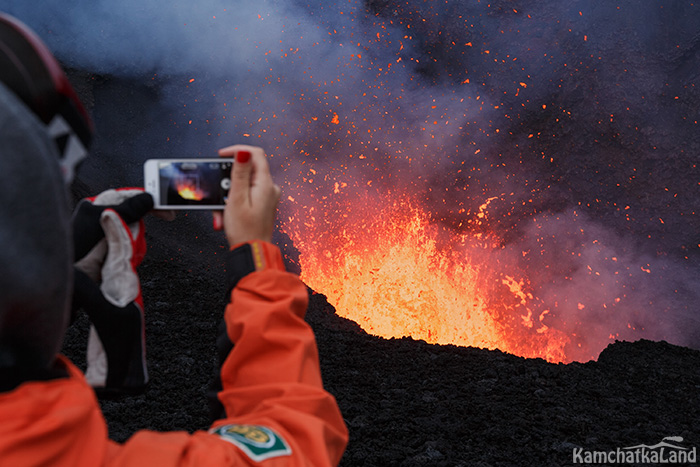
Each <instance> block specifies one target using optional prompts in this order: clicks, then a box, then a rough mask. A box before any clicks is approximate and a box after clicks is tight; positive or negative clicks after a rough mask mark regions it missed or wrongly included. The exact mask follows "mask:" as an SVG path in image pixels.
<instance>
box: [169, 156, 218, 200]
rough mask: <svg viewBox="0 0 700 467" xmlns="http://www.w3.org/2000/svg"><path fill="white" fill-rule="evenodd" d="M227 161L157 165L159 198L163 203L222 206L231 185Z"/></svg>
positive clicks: (171, 162)
mask: <svg viewBox="0 0 700 467" xmlns="http://www.w3.org/2000/svg"><path fill="white" fill-rule="evenodd" d="M231 164H232V163H231V161H225V160H222V161H213V162H212V161H202V162H199V161H197V162H192V161H188V162H177V161H163V162H159V164H158V178H159V182H160V183H159V184H160V200H161V204H163V205H165V206H223V205H224V204H225V203H226V197H227V196H228V189H229V187H230V185H231V179H230V175H231Z"/></svg>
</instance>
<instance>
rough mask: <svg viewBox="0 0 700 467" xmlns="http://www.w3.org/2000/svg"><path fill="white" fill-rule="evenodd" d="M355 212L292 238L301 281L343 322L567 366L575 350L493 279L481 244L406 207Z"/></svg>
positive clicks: (519, 292)
mask: <svg viewBox="0 0 700 467" xmlns="http://www.w3.org/2000/svg"><path fill="white" fill-rule="evenodd" d="M354 205H355V206H358V205H361V206H362V207H361V208H358V209H360V210H361V211H362V212H361V213H359V215H348V214H347V210H345V214H343V215H337V218H335V219H332V220H331V219H329V218H328V217H326V218H324V220H323V221H322V222H320V223H316V222H313V221H315V220H316V219H315V218H313V221H312V222H311V223H309V222H306V223H304V224H299V225H295V227H294V228H293V229H291V232H293V240H294V244H295V246H296V247H297V248H298V249H299V251H300V257H299V261H300V263H301V268H302V276H301V277H302V279H303V280H304V281H305V282H306V284H307V285H309V286H310V287H311V288H312V289H313V290H315V291H317V292H319V293H323V294H325V295H326V297H327V298H328V301H329V302H330V303H331V304H332V305H333V306H334V307H335V308H336V312H337V313H338V314H339V315H341V316H344V317H346V318H348V319H351V320H353V321H355V322H357V323H358V324H359V325H360V326H361V327H362V328H363V329H364V330H366V331H367V332H368V333H371V334H374V335H378V336H382V337H386V338H391V337H403V336H411V337H413V338H415V339H423V340H425V341H426V342H429V343H438V344H454V345H460V346H475V347H485V348H490V349H496V348H498V349H501V350H503V351H507V352H510V353H514V354H516V355H520V356H523V357H541V358H545V359H547V360H549V361H557V362H558V361H565V360H566V356H565V352H564V347H565V346H566V344H567V343H568V342H569V340H568V339H567V338H566V337H565V336H564V335H563V334H562V333H560V332H558V331H556V330H554V329H550V328H548V327H547V326H545V325H544V324H543V323H542V320H543V319H544V315H545V314H546V312H543V313H541V314H540V316H539V319H533V316H532V314H533V312H532V311H531V310H530V309H529V308H528V306H527V304H528V303H527V302H528V300H530V299H531V298H532V296H531V295H528V294H527V292H525V291H524V287H525V284H524V282H523V281H516V280H515V279H514V278H513V277H512V276H509V275H506V274H502V273H501V272H499V271H497V270H495V268H494V266H495V265H494V264H490V263H489V255H490V251H491V250H492V249H493V246H491V245H489V244H488V242H486V241H485V240H483V239H482V238H480V236H476V235H458V234H455V233H454V232H447V231H445V230H444V229H441V228H440V227H438V226H437V225H436V224H435V223H431V222H430V220H429V217H428V215H427V214H426V213H425V212H424V211H422V210H420V209H417V208H414V207H412V206H410V205H409V204H408V203H393V204H389V205H388V206H387V205H385V207H379V206H378V204H377V203H372V202H368V203H355V204H354ZM326 214H328V213H326ZM335 214H337V211H336V212H335ZM328 216H330V217H336V216H335V215H334V213H330V214H328ZM290 220H291V221H294V219H290ZM294 224H297V223H296V222H294ZM310 239H313V240H310ZM535 322H536V323H535ZM535 324H536V325H535Z"/></svg>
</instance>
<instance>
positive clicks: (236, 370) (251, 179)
mask: <svg viewBox="0 0 700 467" xmlns="http://www.w3.org/2000/svg"><path fill="white" fill-rule="evenodd" d="M3 24H4V25H5V26H8V25H9V26H8V27H9V28H10V29H13V30H14V31H15V32H17V31H20V32H21V34H20V36H22V38H21V39H23V40H24V42H22V40H20V41H19V42H20V43H23V47H20V48H17V47H16V44H17V43H10V42H8V41H5V42H2V41H3V39H4V37H5V36H4V35H3V34H2V31H1V28H0V42H2V43H0V51H2V52H3V53H4V54H6V55H2V54H0V65H4V64H7V63H10V64H13V66H14V65H16V64H17V63H18V62H17V60H9V59H7V56H8V55H9V56H11V58H15V59H16V58H17V57H21V55H22V53H28V52H27V50H28V49H27V47H26V46H27V42H30V43H31V44H30V45H31V46H32V47H33V48H34V50H37V48H41V47H44V46H43V45H41V44H39V45H37V43H34V42H33V41H35V40H36V37H33V36H32V34H31V32H30V31H27V28H26V26H24V25H22V24H21V23H19V22H18V21H17V20H15V19H14V18H10V17H8V16H7V15H0V26H2V25H3ZM15 39H16V38H15ZM13 47H15V48H13ZM30 49H31V47H30ZM8 50H9V51H13V50H14V51H19V52H17V54H16V55H15V56H14V57H12V54H11V53H10V54H8ZM45 52H46V49H43V50H42V51H40V53H38V54H37V55H39V56H40V57H41V58H42V60H44V64H46V61H48V62H51V64H50V65H48V66H44V69H50V71H51V73H49V74H48V76H49V79H48V80H47V82H48V83H51V84H52V86H50V87H53V90H54V91H55V90H58V91H59V92H58V93H59V94H60V96H62V97H63V98H61V99H58V100H57V102H58V104H57V105H56V106H54V109H53V110H50V111H48V112H47V113H46V115H42V111H41V106H40V105H38V104H37V102H38V103H39V104H41V103H45V100H44V99H38V100H37V99H34V98H35V97H36V95H37V92H36V89H37V88H35V87H29V88H26V87H25V88H23V87H22V86H21V84H22V83H21V81H22V80H20V81H17V80H15V81H13V80H12V79H7V80H0V265H1V266H2V273H0V464H2V465H13V466H15V465H16V466H32V465H51V466H72V467H74V466H87V465H109V466H141V465H143V466H149V467H150V466H154V465H157V466H176V465H177V466H196V465H206V466H215V465H264V466H266V465H269V466H276V465H337V464H338V463H339V462H340V459H341V457H342V454H343V452H344V449H345V446H346V444H347V442H348V431H347V427H346V426H345V423H344V421H343V418H342V414H341V413H340V410H339V408H338V404H337V402H336V400H335V398H334V397H333V396H332V395H331V394H330V393H328V392H327V391H325V390H324V388H323V382H322V379H321V375H320V368H319V361H318V349H317V346H316V343H315V338H314V334H313V331H312V330H311V328H310V327H309V325H308V324H307V323H306V322H305V321H304V319H303V316H304V313H305V310H306V307H307V304H308V293H307V290H306V287H305V286H304V284H303V283H302V282H301V280H300V279H299V278H298V277H297V276H296V275H294V274H291V273H289V272H287V271H285V270H284V265H283V263H282V257H281V252H280V250H279V249H278V248H277V247H276V246H275V245H273V244H272V243H271V238H272V230H273V226H274V218H275V212H276V207H277V203H278V200H279V196H280V189H279V187H278V186H277V185H275V183H274V182H273V180H272V177H271V175H270V170H269V165H268V163H267V160H266V156H265V153H264V150H263V149H262V148H259V147H252V146H244V145H234V146H230V147H227V148H224V149H222V150H220V155H221V156H222V157H234V158H235V163H234V164H233V168H232V172H231V187H230V191H229V198H228V201H227V204H226V206H225V208H224V210H223V212H218V213H215V214H214V221H215V224H218V225H220V226H221V227H222V228H223V229H224V231H225V234H226V238H227V241H228V243H229V245H230V247H231V248H230V251H229V252H228V255H229V256H228V258H227V274H228V276H227V281H228V284H229V288H230V290H229V291H228V297H229V298H230V301H229V303H228V305H227V306H226V308H225V310H224V315H223V318H224V322H225V333H224V336H225V338H226V339H228V340H230V342H231V343H233V345H228V346H224V348H226V349H230V351H228V353H227V354H226V355H225V359H224V361H223V365H222V367H221V369H220V380H221V389H220V391H219V392H218V394H217V399H218V401H219V402H220V403H221V406H222V407H223V412H222V413H221V416H220V418H218V419H217V420H215V421H214V422H213V423H212V424H211V426H210V427H209V429H208V430H206V431H204V430H201V431H196V432H194V433H191V434H190V433H187V432H177V431H173V432H154V431H149V430H142V431H138V432H136V433H135V434H134V435H132V436H131V437H130V438H129V439H128V440H127V441H126V442H124V443H122V444H118V443H116V442H113V441H111V440H109V439H108V435H107V428H106V424H105V420H104V416H103V415H102V413H101V411H100V408H99V404H98V402H97V398H96V396H95V391H94V389H93V387H92V386H91V385H90V384H89V383H88V381H87V380H86V377H85V375H84V374H83V373H82V372H81V371H80V370H79V369H78V368H77V367H76V366H75V365H73V363H71V362H70V361H69V360H68V359H67V358H65V357H63V356H62V355H60V349H61V345H62V341H63V337H64V334H65V330H66V328H67V326H68V325H69V323H70V320H71V315H72V312H73V309H74V308H75V304H74V303H73V302H74V301H75V300H74V298H73V296H72V295H73V294H72V290H71V289H72V288H73V284H74V283H75V284H76V286H75V287H77V288H79V287H81V286H85V284H91V283H90V282H87V281H92V282H94V280H95V279H93V278H94V277H97V276H94V275H93V273H94V272H95V271H94V269H97V270H98V272H99V277H97V279H96V280H99V281H100V282H101V284H99V287H98V288H97V289H96V288H95V287H94V284H92V285H88V286H86V287H87V289H88V292H87V293H85V294H84V295H83V297H82V299H83V302H84V303H83V304H82V305H83V306H86V307H88V308H90V307H91V305H94V304H95V303H97V304H98V305H96V306H97V308H98V309H100V313H97V315H96V318H95V319H97V321H99V320H100V316H101V315H110V314H111V315H114V313H103V312H104V311H105V310H107V311H108V312H109V311H110V310H111V311H114V309H117V308H118V309H120V310H121V309H127V308H129V309H131V310H132V312H128V313H126V315H128V318H125V319H127V320H132V319H133V318H136V319H142V316H143V315H142V313H141V312H140V311H139V310H138V309H137V312H133V308H132V307H130V304H132V303H136V302H138V297H139V294H140V290H139V287H138V276H137V275H136V272H135V267H136V265H137V264H138V262H139V261H140V256H141V253H142V252H143V244H142V243H141V241H140V240H139V239H140V238H141V235H142V232H143V229H138V226H139V224H140V223H141V221H142V219H141V217H142V216H143V215H144V214H145V212H147V211H148V209H149V200H148V197H149V196H150V195H147V194H144V193H138V190H136V192H131V193H128V194H125V193H119V190H117V193H114V192H113V193H111V194H107V195H105V196H106V197H107V198H108V199H107V200H103V202H98V200H97V198H94V199H92V200H88V202H87V204H86V205H85V206H83V208H82V210H83V213H82V214H80V215H77V214H76V215H75V216H74V217H73V218H71V213H70V209H69V203H68V196H67V190H66V184H65V181H66V180H67V179H69V178H71V177H72V176H73V174H74V170H73V168H72V167H68V169H66V166H72V165H73V164H74V163H75V162H76V161H77V160H79V159H80V157H76V156H75V155H76V154H78V155H80V154H82V153H84V151H82V150H81V148H84V143H85V142H86V139H85V138H81V137H80V135H79V134H80V133H81V131H82V130H84V129H85V125H86V120H85V118H84V113H83V112H81V111H78V112H75V111H76V109H77V110H80V109H79V107H80V106H79V105H78V104H79V103H78V102H76V101H75V95H74V93H73V92H72V89H70V87H69V84H68V82H67V79H65V75H63V74H62V72H59V71H60V69H59V71H57V70H56V68H55V65H56V63H55V62H53V61H52V60H54V59H53V58H52V57H47V56H46V55H45ZM4 69H5V68H3V67H0V76H2V70H4ZM24 71H26V70H24ZM17 76H20V77H23V78H22V79H27V77H28V76H29V75H28V74H27V73H19V74H16V76H15V78H16V77H17ZM18 82H19V83H20V85H18ZM57 83H60V86H58V87H57V86H56V84H57ZM30 88H31V89H30ZM27 89H29V91H28V92H25V91H27ZM39 94H40V93H39ZM80 115H83V117H80ZM76 116H77V118H76ZM59 117H60V118H59ZM57 119H59V120H62V125H58V126H59V127H60V128H61V129H62V130H61V132H62V133H61V135H60V136H59V137H56V135H57V133H56V131H54V130H55V129H56V124H55V122H56V120H57ZM81 122H82V123H81ZM81 125H82V126H81ZM88 126H89V125H88ZM52 128H53V130H52ZM83 133H84V134H83V136H85V135H86V134H89V132H87V133H85V132H83ZM66 136H67V137H66ZM71 138H73V140H72V142H68V143H67V141H69V140H71ZM75 138H77V140H76V139H75ZM68 147H72V148H73V149H68V150H67V148H68ZM83 155H84V154H83ZM66 160H68V161H69V162H68V163H66ZM98 198H99V197H98ZM134 200H136V201H134ZM151 203H152V200H151ZM150 206H152V204H151V205H150ZM76 217H77V218H79V220H80V221H79V222H76ZM80 226H82V227H84V229H85V230H84V231H81V232H74V231H73V228H74V227H76V228H77V227H80ZM99 244H101V245H102V247H99ZM78 250H80V252H79V253H78ZM76 255H77V256H78V257H79V259H80V261H82V260H84V259H85V258H92V259H91V260H89V261H87V262H88V263H89V264H88V265H85V264H82V265H81V267H78V266H77V264H78V263H76ZM80 261H78V262H80ZM76 275H79V276H81V278H80V280H75V281H74V277H75V276H76ZM81 281H82V282H81ZM134 281H136V282H134ZM81 283H82V285H81ZM125 284H126V285H125ZM98 293H99V295H95V296H93V295H94V294H98ZM105 301H106V302H107V303H108V305H106V306H103V305H99V304H100V303H102V304H104V302H105ZM110 307H111V308H110ZM116 316H123V315H120V313H116ZM93 318H94V317H93V316H90V319H91V320H93ZM110 319H112V320H114V316H112V317H111V318H110ZM117 322H118V320H117ZM141 331H142V329H141ZM118 335H119V334H114V335H113V336H111V337H110V339H103V342H102V344H103V345H104V349H105V350H107V348H108V347H109V346H110V345H112V344H110V343H108V342H104V341H105V340H114V339H117V338H118ZM126 338H127V339H129V340H130V343H129V346H131V343H132V342H133V339H134V336H133V335H129V336H126ZM226 339H224V340H226ZM137 347H138V346H137ZM142 350H143V349H138V348H137V350H136V354H137V355H138V354H139V353H140V352H142ZM107 353H109V351H108V350H107ZM108 360H109V358H108ZM112 363H113V362H109V364H110V366H111V364H112ZM117 366H120V365H117ZM130 369H131V368H130V364H127V365H121V370H120V373H123V374H121V376H120V378H128V374H129V371H130ZM110 371H111V370H110ZM125 375H126V376H125ZM108 378H110V377H109V372H108ZM120 378H116V377H111V379H112V380H113V381H116V383H115V384H116V385H117V386H119V385H120V384H121V383H120V381H123V380H122V379H120ZM141 378H142V380H143V377H141Z"/></svg>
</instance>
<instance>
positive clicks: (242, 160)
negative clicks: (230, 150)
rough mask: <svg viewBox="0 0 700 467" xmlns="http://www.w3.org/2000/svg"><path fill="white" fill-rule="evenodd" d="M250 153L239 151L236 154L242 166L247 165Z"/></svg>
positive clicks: (237, 160)
mask: <svg viewBox="0 0 700 467" xmlns="http://www.w3.org/2000/svg"><path fill="white" fill-rule="evenodd" d="M250 156H251V154H250V151H238V153H237V154H236V162H238V163H240V164H245V163H246V162H248V161H249V160H250Z"/></svg>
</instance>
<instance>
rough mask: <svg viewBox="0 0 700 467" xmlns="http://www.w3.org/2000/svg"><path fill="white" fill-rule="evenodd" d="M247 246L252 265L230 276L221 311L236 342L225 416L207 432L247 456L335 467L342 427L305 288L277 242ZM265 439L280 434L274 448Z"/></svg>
mask: <svg viewBox="0 0 700 467" xmlns="http://www.w3.org/2000/svg"><path fill="white" fill-rule="evenodd" d="M250 247H252V248H250V253H251V254H250V256H251V257H252V260H253V263H254V264H253V265H254V269H255V270H254V271H253V272H250V273H249V274H246V275H244V276H243V277H241V278H240V279H239V278H236V281H235V282H236V284H235V287H234V288H233V289H232V291H231V301H230V303H229V304H228V306H227V307H226V310H225V316H224V317H225V321H226V327H227V328H226V331H227V334H228V337H229V338H230V340H231V342H233V343H234V347H233V350H232V351H231V352H230V354H229V356H228V357H227V358H226V360H225V361H224V364H223V366H222V368H221V381H222V387H223V389H222V391H221V392H220V393H219V400H220V401H221V403H222V404H223V406H224V409H225V411H226V419H223V420H218V421H216V422H214V424H213V425H212V430H210V433H212V434H215V435H217V436H220V437H221V438H222V439H224V440H226V441H229V442H231V443H233V444H236V445H237V446H238V447H239V448H241V449H242V450H243V451H244V452H245V453H246V454H251V452H252V453H253V456H252V457H253V458H256V457H257V458H266V456H267V455H268V454H269V455H271V456H273V455H275V454H279V455H280V457H279V460H280V461H283V462H284V463H285V465H291V464H296V462H290V461H291V460H292V459H295V460H298V461H299V462H298V463H299V464H300V465H308V464H311V465H337V464H338V463H339V462H340V458H341V456H342V454H343V451H344V449H345V446H346V444H347V441H348V432H347V428H346V426H345V423H344V422H343V418H342V416H341V414H340V410H339V408H338V405H337V403H336V401H335V398H334V397H333V396H332V395H331V394H329V393H328V392H326V391H325V390H324V388H323V382H322V380H321V371H320V366H319V359H318V350H317V346H316V341H315V337H314V334H313V331H312V330H311V328H310V326H309V325H308V324H307V323H306V322H305V321H304V314H305V313H306V308H307V305H308V293H307V290H306V286H305V285H304V284H303V283H302V282H301V280H300V279H299V278H298V277H297V276H296V275H294V274H291V273H288V272H286V271H285V270H284V265H283V263H282V256H281V253H280V251H279V249H278V248H277V247H276V246H274V245H272V244H270V243H265V242H253V243H252V244H250ZM270 438H279V439H278V440H277V441H279V443H278V444H279V445H278V446H277V448H276V449H275V448H273V447H272V444H270V443H272V441H271V440H270ZM256 443H257V444H256ZM265 443H268V444H270V446H269V447H270V450H269V451H267V450H266V448H265V447H263V446H261V444H265ZM285 452H288V454H286V455H284V454H283V453H285ZM285 457H286V459H285ZM290 457H291V459H290ZM270 459H272V457H270Z"/></svg>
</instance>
